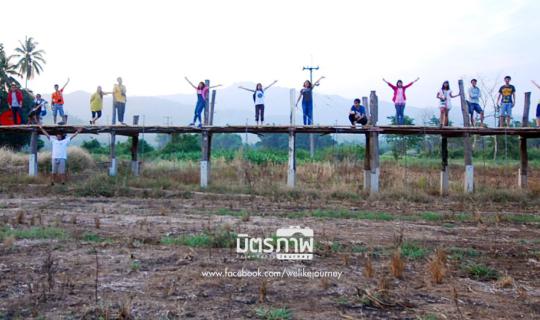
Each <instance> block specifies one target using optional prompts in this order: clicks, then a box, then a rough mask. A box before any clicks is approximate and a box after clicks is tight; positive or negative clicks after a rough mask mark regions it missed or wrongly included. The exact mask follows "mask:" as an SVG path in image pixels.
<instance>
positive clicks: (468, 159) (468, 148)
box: [458, 80, 474, 193]
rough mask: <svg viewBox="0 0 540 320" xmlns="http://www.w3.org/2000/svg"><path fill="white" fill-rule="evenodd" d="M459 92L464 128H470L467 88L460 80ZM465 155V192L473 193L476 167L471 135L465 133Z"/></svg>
mask: <svg viewBox="0 0 540 320" xmlns="http://www.w3.org/2000/svg"><path fill="white" fill-rule="evenodd" d="M458 84H459V91H460V98H461V113H462V114H463V126H464V127H465V128H469V127H470V126H471V122H470V120H469V106H468V104H467V100H466V99H465V88H464V86H463V80H459V82H458ZM463 155H464V161H465V178H464V188H463V189H464V192H465V193H471V192H473V191H474V167H473V164H472V144H471V139H470V134H469V133H465V134H464V135H463Z"/></svg>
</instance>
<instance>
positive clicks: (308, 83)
mask: <svg viewBox="0 0 540 320" xmlns="http://www.w3.org/2000/svg"><path fill="white" fill-rule="evenodd" d="M306 85H307V87H306ZM311 87H313V85H312V84H311V81H309V80H306V81H304V88H309V89H311Z"/></svg>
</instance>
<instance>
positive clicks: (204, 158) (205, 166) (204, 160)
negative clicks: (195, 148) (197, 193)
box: [200, 130, 212, 188]
mask: <svg viewBox="0 0 540 320" xmlns="http://www.w3.org/2000/svg"><path fill="white" fill-rule="evenodd" d="M211 149H212V134H211V133H210V132H208V131H207V130H204V131H203V132H202V134H201V166H200V168H201V181H200V183H201V188H207V187H208V185H209V184H210V173H211V165H210V158H211Z"/></svg>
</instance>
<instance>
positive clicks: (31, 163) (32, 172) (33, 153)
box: [28, 130, 39, 177]
mask: <svg viewBox="0 0 540 320" xmlns="http://www.w3.org/2000/svg"><path fill="white" fill-rule="evenodd" d="M38 139H39V135H38V133H37V131H36V130H34V131H32V136H31V138H30V156H29V159H28V175H29V176H30V177H36V176H37V175H38V157H37V150H38V147H37V146H38Z"/></svg>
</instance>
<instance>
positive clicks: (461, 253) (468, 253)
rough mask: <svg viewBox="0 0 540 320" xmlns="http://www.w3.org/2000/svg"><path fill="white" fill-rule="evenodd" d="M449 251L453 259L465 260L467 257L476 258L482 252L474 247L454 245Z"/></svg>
mask: <svg viewBox="0 0 540 320" xmlns="http://www.w3.org/2000/svg"><path fill="white" fill-rule="evenodd" d="M449 251H450V252H449V253H450V255H449V258H450V259H453V260H463V259H465V258H474V257H478V256H480V252H479V251H477V250H475V249H473V248H458V247H452V248H450V250H449Z"/></svg>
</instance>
